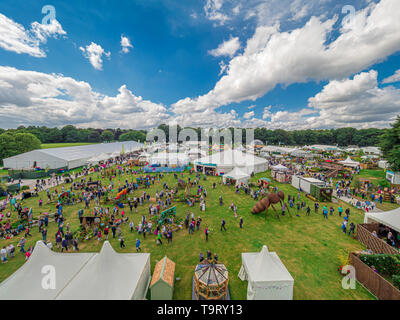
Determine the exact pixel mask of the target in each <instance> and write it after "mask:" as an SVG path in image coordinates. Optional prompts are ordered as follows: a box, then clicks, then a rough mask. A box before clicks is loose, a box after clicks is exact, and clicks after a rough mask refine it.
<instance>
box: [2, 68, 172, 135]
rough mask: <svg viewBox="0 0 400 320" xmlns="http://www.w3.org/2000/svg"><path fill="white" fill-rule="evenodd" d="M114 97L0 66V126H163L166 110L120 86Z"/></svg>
mask: <svg viewBox="0 0 400 320" xmlns="http://www.w3.org/2000/svg"><path fill="white" fill-rule="evenodd" d="M118 91H119V92H118V94H117V95H116V96H107V95H103V94H100V93H98V92H95V91H93V89H92V88H91V86H90V84H88V83H87V82H83V81H77V80H75V79H73V78H70V77H65V76H63V75H59V74H57V75H56V74H45V73H41V72H35V71H24V70H18V69H15V68H11V67H1V66H0V127H3V128H10V127H17V126H18V125H21V124H22V125H46V126H62V125H65V124H66V123H68V124H73V125H77V126H79V127H115V128H117V127H120V128H132V129H138V128H143V129H144V128H151V127H154V126H157V125H159V124H160V123H162V122H164V121H168V119H169V117H170V115H169V114H168V112H167V109H166V108H165V107H164V106H163V105H161V104H158V103H153V102H151V101H149V100H144V99H143V98H142V97H140V96H136V95H134V94H133V93H132V92H131V91H130V90H128V89H127V87H126V86H121V87H120V88H119V90H118Z"/></svg>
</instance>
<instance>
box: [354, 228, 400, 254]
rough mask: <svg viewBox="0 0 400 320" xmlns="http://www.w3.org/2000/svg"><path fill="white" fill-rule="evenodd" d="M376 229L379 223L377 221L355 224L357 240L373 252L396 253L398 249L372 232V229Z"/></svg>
mask: <svg viewBox="0 0 400 320" xmlns="http://www.w3.org/2000/svg"><path fill="white" fill-rule="evenodd" d="M378 230H379V224H377V223H367V224H359V225H358V226H357V240H358V241H360V242H361V243H362V244H363V245H365V246H366V247H367V249H371V250H372V251H373V252H374V253H386V254H398V253H399V251H397V250H396V249H395V248H393V247H391V246H389V245H388V244H387V243H386V242H385V241H383V240H382V239H379V238H378V237H376V236H374V235H373V234H372V232H373V231H376V232H377V233H378Z"/></svg>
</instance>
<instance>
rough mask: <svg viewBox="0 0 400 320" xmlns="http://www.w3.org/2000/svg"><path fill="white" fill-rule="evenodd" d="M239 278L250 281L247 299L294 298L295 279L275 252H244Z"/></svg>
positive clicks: (266, 250)
mask: <svg viewBox="0 0 400 320" xmlns="http://www.w3.org/2000/svg"><path fill="white" fill-rule="evenodd" d="M239 278H240V279H241V280H242V281H246V280H247V281H248V282H249V284H248V287H247V300H292V299H293V285H294V279H293V278H292V276H291V275H290V273H289V271H288V270H287V269H286V267H285V265H284V264H283V263H282V261H281V260H280V259H279V257H278V255H277V254H276V253H275V252H269V251H268V248H267V246H263V248H262V249H261V252H255V253H242V267H241V269H240V271H239Z"/></svg>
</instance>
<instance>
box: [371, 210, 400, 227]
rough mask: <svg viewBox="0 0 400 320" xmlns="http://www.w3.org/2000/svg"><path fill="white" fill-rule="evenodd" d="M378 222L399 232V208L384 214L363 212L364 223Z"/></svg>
mask: <svg viewBox="0 0 400 320" xmlns="http://www.w3.org/2000/svg"><path fill="white" fill-rule="evenodd" d="M371 222H378V223H382V224H383V225H385V226H388V227H389V228H391V229H393V230H396V231H397V232H400V208H397V209H394V210H391V211H385V212H365V215H364V223H371Z"/></svg>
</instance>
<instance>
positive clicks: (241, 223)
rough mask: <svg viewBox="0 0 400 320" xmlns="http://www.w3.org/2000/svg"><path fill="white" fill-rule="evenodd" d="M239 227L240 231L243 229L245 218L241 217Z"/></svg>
mask: <svg viewBox="0 0 400 320" xmlns="http://www.w3.org/2000/svg"><path fill="white" fill-rule="evenodd" d="M239 227H240V229H242V228H243V218H242V217H240V220H239Z"/></svg>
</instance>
